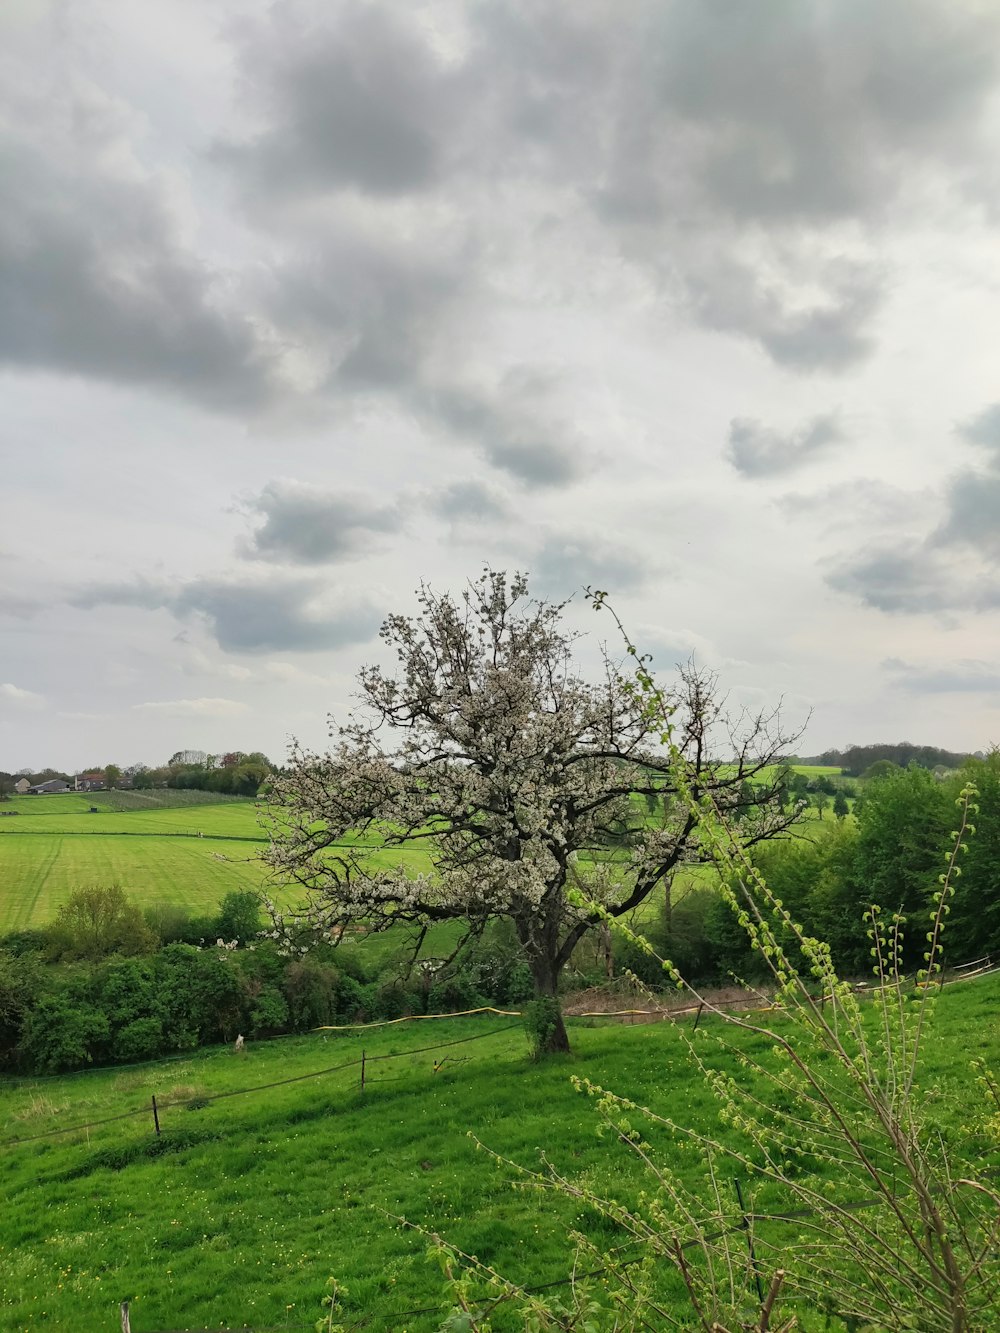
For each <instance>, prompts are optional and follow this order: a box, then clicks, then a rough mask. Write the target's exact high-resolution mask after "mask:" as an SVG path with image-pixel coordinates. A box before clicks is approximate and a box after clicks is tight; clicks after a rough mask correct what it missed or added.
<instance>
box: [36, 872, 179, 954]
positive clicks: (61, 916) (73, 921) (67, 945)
mask: <svg viewBox="0 0 1000 1333" xmlns="http://www.w3.org/2000/svg"><path fill="white" fill-rule="evenodd" d="M48 936H49V952H50V954H51V956H52V957H53V958H63V959H67V960H73V959H87V960H89V961H92V962H93V961H96V960H98V959H101V958H108V957H110V956H111V955H112V954H125V955H135V954H146V953H152V952H153V950H154V949H155V948H156V945H157V939H156V936H155V935H154V934H153V932H152V930H150V928H149V926H148V925H147V924H146V921H145V919H144V918H143V915H142V912H141V911H140V910H139V908H138V907H137V906H136V905H135V903H133V902H132V901H130V899H129V898H128V896H127V895H126V893H125V890H124V889H123V888H122V887H121V885H119V884H108V885H99V884H92V885H89V886H88V887H87V888H83V889H77V890H76V892H75V893H72V894H70V896H69V898H68V899H67V900H66V902H65V903H63V905H62V907H60V909H59V912H58V914H57V916H56V919H55V921H54V923H53V924H52V926H51V928H50V930H49V932H48Z"/></svg>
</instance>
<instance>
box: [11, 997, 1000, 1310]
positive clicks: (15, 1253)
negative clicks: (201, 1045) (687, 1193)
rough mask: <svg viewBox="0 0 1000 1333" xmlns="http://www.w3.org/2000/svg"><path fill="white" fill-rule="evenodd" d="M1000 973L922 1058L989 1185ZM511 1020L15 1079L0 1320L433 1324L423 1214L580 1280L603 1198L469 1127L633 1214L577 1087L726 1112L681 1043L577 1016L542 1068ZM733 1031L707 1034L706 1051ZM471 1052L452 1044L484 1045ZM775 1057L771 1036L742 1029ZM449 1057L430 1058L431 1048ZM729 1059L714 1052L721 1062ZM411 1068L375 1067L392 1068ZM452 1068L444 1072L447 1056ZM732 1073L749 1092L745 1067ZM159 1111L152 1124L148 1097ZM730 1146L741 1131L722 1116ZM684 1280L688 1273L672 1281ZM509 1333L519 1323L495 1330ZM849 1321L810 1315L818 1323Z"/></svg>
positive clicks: (515, 1261)
mask: <svg viewBox="0 0 1000 1333" xmlns="http://www.w3.org/2000/svg"><path fill="white" fill-rule="evenodd" d="M998 1007H1000V979H998V978H997V977H989V978H983V979H979V980H977V981H974V982H969V983H965V984H964V985H961V986H956V987H954V988H952V989H949V990H947V991H946V992H945V993H944V995H943V996H942V998H941V1000H940V1002H939V1008H938V1014H937V1019H936V1027H935V1029H934V1035H933V1038H932V1041H931V1043H930V1045H929V1047H928V1050H927V1069H926V1072H925V1074H924V1079H923V1082H924V1085H925V1086H928V1087H930V1086H931V1085H933V1086H934V1087H935V1097H934V1112H933V1114H934V1119H935V1123H936V1125H938V1126H940V1129H941V1132H942V1133H943V1134H944V1135H945V1136H946V1137H949V1138H952V1139H954V1140H956V1141H961V1142H962V1143H963V1145H964V1147H965V1150H966V1152H967V1154H970V1155H971V1156H973V1157H975V1158H978V1165H979V1168H980V1169H982V1170H985V1171H989V1170H995V1169H996V1168H997V1167H998V1166H1000V1152H998V1145H997V1143H996V1140H995V1136H991V1134H990V1133H989V1132H988V1130H987V1128H986V1126H985V1120H984V1115H983V1111H984V1108H983V1107H982V1106H981V1104H980V1103H978V1102H977V1100H976V1095H977V1094H976V1090H975V1087H974V1084H973V1080H971V1079H970V1078H969V1074H968V1070H969V1061H970V1059H972V1058H973V1057H975V1056H977V1055H985V1056H987V1058H989V1059H991V1060H994V1061H995V1059H996V1056H997V1053H998V1046H1000V1041H998V1019H997V1014H998ZM514 1021H516V1020H511V1019H509V1018H506V1019H505V1018H470V1019H464V1020H463V1019H446V1020H440V1021H434V1022H428V1021H424V1022H416V1023H412V1024H410V1025H399V1026H395V1027H383V1028H381V1029H379V1030H378V1031H374V1032H373V1031H371V1030H368V1031H364V1032H353V1033H345V1032H341V1033H332V1034H328V1035H326V1036H324V1035H323V1034H311V1035H309V1036H307V1037H302V1038H289V1039H284V1040H281V1041H275V1042H272V1043H268V1044H262V1045H258V1046H251V1047H250V1048H248V1050H247V1051H246V1053H245V1055H244V1056H236V1055H235V1054H234V1053H233V1052H231V1051H230V1050H228V1049H224V1050H220V1049H213V1050H208V1051H203V1052H199V1053H198V1054H196V1055H193V1056H192V1057H190V1058H183V1059H179V1060H174V1061H171V1062H164V1063H161V1064H154V1065H148V1066H143V1067H136V1068H130V1069H117V1070H102V1071H94V1072H91V1073H85V1074H80V1075H76V1076H70V1077H62V1078H53V1079H36V1080H19V1081H14V1080H7V1081H6V1082H5V1083H4V1084H2V1085H0V1179H2V1194H3V1198H4V1207H3V1209H0V1328H2V1329H3V1330H4V1331H5V1333H13V1330H21V1329H31V1330H33V1329H36V1328H47V1329H52V1330H66V1333H69V1331H70V1330H73V1333H76V1330H80V1329H87V1330H90V1329H94V1330H99V1329H104V1328H108V1329H111V1328H115V1327H117V1326H118V1324H117V1306H118V1302H119V1301H120V1300H122V1299H125V1298H127V1299H129V1300H130V1301H131V1302H132V1328H133V1330H135V1333H149V1331H151V1330H162V1329H207V1328H210V1327H216V1328H218V1327H223V1326H224V1327H230V1328H241V1327H246V1326H250V1325H253V1326H256V1327H275V1328H285V1327H287V1328H311V1327H312V1326H313V1322H314V1320H315V1319H316V1318H317V1317H318V1315H319V1313H320V1305H319V1301H320V1296H321V1293H322V1289H323V1284H324V1281H325V1280H326V1278H327V1276H328V1275H329V1274H331V1273H332V1274H335V1275H336V1276H337V1277H338V1278H339V1279H340V1280H341V1281H343V1282H345V1283H346V1284H347V1286H348V1288H349V1295H348V1297H347V1308H346V1310H345V1313H344V1316H343V1317H344V1319H345V1322H347V1324H348V1326H349V1327H351V1326H353V1324H354V1321H362V1322H363V1323H364V1326H365V1327H370V1328H374V1329H393V1330H404V1329H409V1330H412V1331H414V1333H416V1331H417V1330H425V1329H426V1330H429V1329H435V1328H437V1327H438V1325H439V1324H440V1322H441V1317H442V1316H441V1314H440V1313H425V1314H421V1315H412V1314H408V1313H406V1312H409V1311H413V1310H422V1309H425V1308H426V1307H430V1309H431V1311H434V1310H436V1308H437V1307H439V1306H440V1305H441V1303H442V1294H441V1288H440V1277H439V1274H438V1273H437V1271H436V1270H435V1268H434V1266H433V1265H432V1264H430V1263H429V1262H428V1260H427V1258H426V1253H425V1252H426V1249H427V1242H426V1240H425V1239H424V1238H422V1237H421V1236H420V1235H419V1234H417V1233H415V1232H414V1231H412V1230H408V1229H406V1228H404V1227H401V1226H400V1224H399V1223H398V1222H397V1221H396V1220H395V1218H396V1217H397V1216H400V1215H401V1216H404V1217H406V1218H407V1219H408V1220H410V1221H412V1222H414V1223H418V1224H420V1225H422V1226H424V1227H426V1228H428V1229H429V1230H436V1231H439V1232H440V1233H441V1234H442V1235H443V1236H444V1237H445V1238H446V1239H447V1240H448V1241H450V1242H451V1243H453V1244H454V1245H457V1246H459V1247H461V1248H462V1249H464V1250H466V1251H468V1252H470V1253H474V1254H476V1255H478V1256H479V1257H480V1258H481V1259H483V1260H484V1261H486V1262H488V1263H491V1264H494V1265H495V1266H496V1267H497V1268H498V1269H499V1270H500V1271H501V1272H503V1273H504V1274H506V1275H508V1276H509V1277H510V1278H512V1279H514V1280H516V1281H519V1282H522V1283H526V1284H532V1283H544V1282H550V1281H553V1280H558V1279H560V1278H564V1277H565V1276H566V1274H567V1272H568V1270H569V1265H570V1262H571V1247H570V1245H569V1242H568V1241H567V1238H566V1233H567V1231H568V1229H570V1228H572V1227H579V1228H581V1229H583V1230H584V1231H586V1232H587V1233H588V1234H591V1235H593V1236H594V1237H595V1238H596V1239H597V1240H598V1241H599V1242H600V1243H601V1244H602V1246H604V1247H610V1246H612V1245H618V1244H620V1243H621V1242H622V1241H623V1240H624V1239H625V1237H624V1236H623V1234H622V1233H620V1232H619V1231H618V1230H617V1229H616V1228H615V1227H614V1226H613V1225H612V1224H609V1223H607V1222H603V1221H601V1220H600V1219H599V1218H598V1216H597V1215H596V1214H595V1213H593V1212H592V1211H591V1210H590V1209H589V1208H588V1207H586V1206H581V1205H580V1204H579V1203H576V1202H574V1201H573V1200H571V1199H567V1198H563V1197H561V1196H555V1195H551V1194H546V1195H544V1196H541V1197H539V1196H536V1195H534V1194H529V1195H525V1194H524V1193H522V1192H519V1191H514V1190H512V1188H511V1183H512V1179H513V1174H512V1172H511V1171H510V1170H509V1169H505V1168H500V1167H497V1166H496V1165H495V1164H494V1163H493V1162H492V1161H491V1160H490V1159H489V1158H487V1157H486V1156H484V1155H483V1154H481V1153H478V1152H477V1151H476V1150H475V1146H474V1144H473V1143H472V1141H471V1140H470V1139H469V1138H468V1137H467V1131H472V1132H474V1133H475V1134H476V1135H478V1136H479V1137H480V1138H481V1139H482V1140H483V1141H484V1142H485V1143H486V1144H487V1145H488V1146H489V1147H490V1148H492V1149H494V1150H496V1151H497V1152H498V1153H500V1154H501V1155H502V1156H504V1157H507V1158H510V1159H512V1160H514V1161H516V1162H520V1163H523V1164H525V1165H528V1166H532V1165H536V1164H537V1162H538V1152H539V1149H545V1150H547V1151H548V1152H549V1153H550V1155H551V1157H552V1159H553V1160H554V1162H555V1163H556V1164H557V1165H558V1166H559V1167H560V1168H561V1169H563V1170H564V1171H565V1172H566V1173H567V1174H569V1175H570V1176H573V1177H581V1178H582V1179H583V1180H585V1181H586V1182H587V1183H588V1184H589V1185H591V1186H592V1187H594V1188H595V1189H598V1190H610V1191H611V1192H613V1194H614V1196H615V1197H616V1198H619V1199H621V1200H622V1201H625V1202H628V1201H631V1200H633V1199H634V1198H635V1196H636V1194H637V1192H638V1191H639V1190H640V1189H641V1188H643V1187H644V1186H648V1185H649V1183H650V1179H649V1177H648V1176H647V1175H645V1174H644V1173H643V1171H642V1169H641V1167H640V1165H639V1163H638V1162H637V1160H636V1158H635V1157H634V1156H633V1155H632V1154H630V1153H629V1152H628V1151H627V1150H625V1149H624V1148H622V1147H621V1145H616V1144H615V1143H614V1141H613V1138H612V1139H611V1140H608V1139H600V1138H598V1136H597V1133H596V1128H597V1121H596V1117H595V1114H594V1110H593V1105H592V1103H590V1102H589V1101H588V1100H587V1099H585V1098H584V1097H582V1096H580V1095H579V1094H577V1093H575V1092H574V1091H573V1089H572V1087H571V1085H570V1076H571V1075H581V1076H584V1077H587V1078H590V1079H592V1080H594V1081H596V1082H599V1083H601V1084H603V1085H605V1086H609V1087H612V1088H614V1089H615V1090H616V1091H618V1092H620V1093H622V1094H624V1095H627V1096H630V1097H632V1098H634V1099H635V1100H636V1101H638V1102H640V1103H643V1104H648V1105H652V1106H654V1107H655V1108H658V1109H660V1110H662V1111H663V1112H664V1113H666V1114H669V1115H671V1116H673V1117H674V1118H675V1119H677V1120H678V1121H680V1122H681V1123H685V1124H692V1125H697V1126H698V1127H699V1128H702V1129H708V1128H709V1127H715V1126H716V1125H717V1117H716V1114H715V1108H714V1103H713V1101H712V1099H711V1096H710V1094H709V1092H708V1091H707V1088H706V1086H705V1084H704V1082H703V1081H702V1079H701V1078H700V1077H699V1076H698V1075H697V1074H696V1073H695V1072H694V1070H693V1068H692V1065H691V1060H690V1056H689V1055H688V1053H687V1051H686V1049H685V1047H684V1045H683V1043H682V1041H681V1036H680V1033H679V1031H678V1030H677V1029H675V1028H674V1027H673V1026H672V1025H670V1024H667V1023H662V1024H656V1025H650V1026H646V1027H634V1028H631V1027H620V1026H614V1027H610V1028H608V1027H603V1028H602V1027H584V1026H581V1025H580V1024H574V1025H573V1027H572V1039H573V1043H574V1053H573V1055H572V1056H570V1057H567V1058H565V1059H559V1060H555V1061H552V1062H549V1063H546V1064H543V1065H535V1064H532V1063H531V1062H530V1061H529V1060H528V1059H527V1054H526V1043H525V1038H524V1035H523V1033H522V1032H521V1031H520V1030H519V1029H518V1028H516V1027H515V1028H513V1029H511V1030H503V1029H504V1028H505V1027H506V1025H507V1024H509V1023H511V1022H514ZM717 1024H718V1020H715V1019H711V1020H705V1023H704V1024H703V1026H702V1027H701V1028H700V1029H699V1032H700V1037H699V1041H701V1040H704V1041H706V1042H711V1039H712V1035H713V1032H714V1031H717V1030H718V1027H717ZM470 1036H471V1037H475V1038H476V1039H475V1040H473V1041H469V1042H463V1044H459V1045H453V1046H450V1047H448V1046H446V1045H445V1043H448V1042H455V1041H461V1040H462V1039H464V1038H466V1037H470ZM735 1039H736V1040H737V1041H739V1042H741V1043H747V1046H748V1049H749V1051H752V1053H753V1054H754V1055H755V1056H756V1057H758V1058H761V1059H764V1060H768V1059H769V1058H770V1055H769V1051H770V1047H769V1044H768V1043H767V1042H766V1041H763V1040H761V1039H760V1038H754V1037H750V1036H746V1035H744V1036H740V1035H739V1034H737V1035H736V1038H735ZM424 1047H434V1048H435V1049H433V1050H422V1049H421V1048H424ZM362 1049H363V1050H364V1051H365V1052H366V1056H367V1077H368V1082H367V1087H366V1089H365V1092H364V1093H363V1094H362V1092H361V1090H360V1087H359V1072H360V1071H359V1068H358V1066H357V1064H356V1063H352V1064H351V1067H349V1068H345V1069H341V1070H339V1072H335V1073H329V1074H326V1075H324V1076H323V1077H317V1078H309V1079H307V1080H305V1081H301V1082H295V1083H288V1084H285V1085H284V1086H281V1087H272V1088H269V1089H266V1090H262V1091H257V1092H249V1093H247V1094H246V1095H237V1096H231V1097H226V1098H224V1099H223V1100H219V1101H213V1102H210V1103H209V1104H207V1105H204V1104H202V1105H199V1104H198V1103H197V1102H196V1109H191V1108H190V1106H189V1103H191V1102H192V1100H193V1099H198V1098H205V1097H211V1096H213V1095H215V1094H219V1093H223V1094H224V1093H232V1092H236V1091H238V1090H240V1089H247V1088H250V1087H253V1086H256V1085H259V1084H266V1083H270V1082H272V1081H274V1080H281V1079H290V1078H293V1077H296V1076H298V1075H302V1074H307V1073H314V1072H316V1071H319V1070H323V1069H327V1068H329V1067H331V1066H339V1065H342V1064H348V1063H349V1062H356V1061H357V1060H358V1059H359V1057H360V1054H361V1051H362ZM708 1049H710V1048H708ZM393 1053H395V1054H398V1055H401V1057H402V1058H398V1059H392V1060H387V1061H380V1060H373V1057H379V1056H384V1055H389V1054H393ZM443 1057H447V1058H446V1059H444V1063H443V1064H442V1065H441V1066H440V1069H439V1070H438V1072H435V1062H436V1061H439V1060H442V1058H443ZM729 1061H730V1063H729V1064H728V1065H726V1066H725V1067H726V1068H728V1069H729V1070H730V1072H732V1073H733V1074H735V1075H737V1076H738V1077H741V1078H746V1077H747V1075H746V1073H745V1072H741V1067H740V1065H739V1063H738V1058H737V1056H735V1055H733V1056H731V1057H729ZM153 1094H155V1095H156V1096H157V1100H158V1102H159V1105H160V1108H161V1124H162V1129H163V1133H162V1135H161V1137H160V1138H157V1137H156V1136H155V1134H154V1132H153V1125H152V1117H151V1114H150V1109H149V1108H150V1097H151V1096H152V1095H153ZM129 1111H137V1112H138V1113H139V1114H137V1115H135V1116H134V1117H131V1118H128V1119H124V1120H119V1121H116V1122H114V1123H111V1124H104V1125H96V1124H95V1125H93V1126H92V1127H91V1128H89V1129H78V1130H76V1131H74V1132H72V1133H70V1134H67V1135H62V1136H59V1137H52V1138H42V1139H40V1140H38V1141H36V1142H31V1143H28V1142H19V1143H12V1142H11V1140H13V1139H15V1138H17V1139H21V1140H24V1139H26V1138H27V1137H28V1136H31V1135H41V1134H44V1133H45V1132H46V1131H48V1130H51V1129H53V1128H56V1127H65V1126H71V1125H81V1124H84V1123H85V1122H93V1121H98V1120H101V1119H102V1118H103V1117H106V1116H111V1115H120V1114H121V1113H123V1112H129ZM718 1132H719V1133H720V1134H722V1135H724V1136H731V1135H732V1133H733V1132H734V1131H731V1130H729V1129H727V1128H725V1127H723V1126H718ZM649 1137H650V1138H651V1141H652V1142H653V1146H654V1151H655V1153H656V1154H657V1156H658V1157H659V1158H661V1159H662V1160H664V1161H666V1162H669V1164H670V1165H671V1167H672V1168H673V1169H674V1170H675V1171H676V1172H677V1173H678V1174H679V1175H680V1176H681V1177H682V1178H685V1179H693V1178H694V1177H693V1175H692V1173H693V1172H696V1170H697V1165H698V1164H697V1162H696V1161H695V1160H694V1159H693V1158H692V1156H691V1154H690V1152H685V1151H684V1149H683V1148H682V1147H680V1146H678V1144H677V1141H676V1140H674V1139H672V1138H671V1137H670V1136H669V1135H666V1134H660V1135H658V1134H655V1133H654V1132H653V1131H650V1132H649ZM667 1285H668V1287H669V1283H668V1284H667ZM496 1327H497V1328H498V1329H501V1328H504V1327H510V1325H509V1324H505V1323H504V1322H503V1319H502V1317H501V1318H500V1319H499V1320H498V1321H497V1324H496ZM824 1327H825V1328H827V1329H832V1330H836V1329H838V1328H839V1327H840V1326H839V1325H838V1324H837V1323H836V1321H834V1322H833V1323H832V1324H824V1323H823V1322H822V1321H810V1320H809V1319H808V1318H806V1319H805V1321H804V1322H803V1328H804V1329H805V1330H809V1329H819V1328H824Z"/></svg>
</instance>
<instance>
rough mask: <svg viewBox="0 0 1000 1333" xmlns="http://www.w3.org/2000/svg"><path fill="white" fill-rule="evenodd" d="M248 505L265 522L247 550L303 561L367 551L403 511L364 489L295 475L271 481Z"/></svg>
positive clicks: (256, 554)
mask: <svg viewBox="0 0 1000 1333" xmlns="http://www.w3.org/2000/svg"><path fill="white" fill-rule="evenodd" d="M247 508H248V510H249V511H250V512H251V513H254V514H259V515H261V516H262V517H263V522H262V523H261V525H260V526H259V527H258V528H257V529H256V530H255V531H254V533H253V535H252V537H251V538H250V540H249V541H248V542H247V543H246V544H245V547H244V549H243V554H244V555H247V556H249V557H251V558H253V559H259V560H278V561H282V560H286V561H291V562H292V563H295V564H303V565H319V564H324V563H327V562H334V561H337V560H344V559H354V558H356V557H358V556H361V555H364V554H365V553H366V552H367V551H368V550H370V549H371V547H372V545H373V542H374V540H375V539H376V538H377V536H379V535H383V534H386V533H391V532H395V531H397V530H398V529H399V527H400V524H401V517H402V516H401V512H400V509H399V507H398V506H397V505H383V504H379V503H378V502H377V501H374V500H372V499H371V498H370V497H368V496H366V495H363V494H361V493H360V492H355V491H339V492H337V491H330V490H326V489H323V488H322V487H318V486H310V485H307V484H306V483H304V482H294V481H273V482H271V483H270V485H268V486H265V487H264V489H263V491H261V493H260V495H258V496H255V497H254V498H253V499H251V500H250V501H248V502H247Z"/></svg>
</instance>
